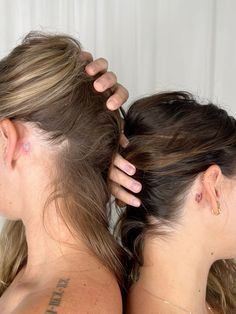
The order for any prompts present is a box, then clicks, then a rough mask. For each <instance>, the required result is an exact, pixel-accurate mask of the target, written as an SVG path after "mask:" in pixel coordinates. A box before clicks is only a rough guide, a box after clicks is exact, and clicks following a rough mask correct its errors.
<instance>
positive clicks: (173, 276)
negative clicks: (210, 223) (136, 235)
mask: <svg viewBox="0 0 236 314" xmlns="http://www.w3.org/2000/svg"><path fill="white" fill-rule="evenodd" d="M193 243H194V245H193ZM200 243H201V241H199V239H198V240H197V239H194V238H193V235H192V234H191V232H187V231H186V230H185V231H184V232H182V233H178V232H176V233H175V234H174V235H173V236H170V237H167V238H165V239H161V238H160V237H158V236H157V237H152V238H151V237H146V239H145V243H144V265H143V267H141V269H140V279H139V281H138V286H139V287H141V288H142V290H144V291H145V293H148V294H149V295H150V297H151V298H152V299H156V302H157V304H158V306H159V305H160V306H164V308H165V309H166V308H167V306H168V308H169V309H170V310H172V311H175V312H176V313H184V312H185V313H187V312H188V313H190V312H191V313H208V311H207V306H206V287H207V278H208V273H209V269H210V267H211V264H212V263H213V261H212V258H211V254H210V253H207V252H206V250H205V248H204V244H202V245H201V244H200ZM196 244H197V245H196ZM204 252H205V253H206V254H204ZM164 300H165V301H166V302H164ZM181 309H183V310H181ZM171 313H172V312H171Z"/></svg>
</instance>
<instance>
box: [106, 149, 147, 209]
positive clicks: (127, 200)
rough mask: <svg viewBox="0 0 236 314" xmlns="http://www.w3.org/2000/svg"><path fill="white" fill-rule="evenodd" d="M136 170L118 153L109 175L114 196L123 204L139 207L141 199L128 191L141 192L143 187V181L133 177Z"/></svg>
mask: <svg viewBox="0 0 236 314" xmlns="http://www.w3.org/2000/svg"><path fill="white" fill-rule="evenodd" d="M135 172H136V169H135V167H134V166H133V165H132V164H131V163H129V162H128V161H127V160H125V159H124V158H123V157H122V156H121V155H119V154H116V156H115V159H114V163H113V165H112V167H111V170H110V176H109V177H110V180H111V182H112V184H111V192H112V194H113V195H114V197H115V198H116V199H118V201H121V202H122V203H123V205H125V204H128V205H131V206H134V207H139V206H140V205H141V201H140V199H139V198H137V197H135V196H134V195H133V194H132V193H129V192H128V191H127V190H130V191H131V192H133V193H139V192H140V191H141V189H142V185H141V183H139V182H138V181H136V180H134V179H133V178H132V177H131V176H132V175H134V174H135ZM124 188H125V189H127V190H125V189H124ZM119 204H120V202H119Z"/></svg>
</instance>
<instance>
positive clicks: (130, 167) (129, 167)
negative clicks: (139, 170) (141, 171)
mask: <svg viewBox="0 0 236 314" xmlns="http://www.w3.org/2000/svg"><path fill="white" fill-rule="evenodd" d="M135 170H136V169H135V167H134V166H133V165H130V164H128V165H125V167H124V171H125V172H126V173H127V174H129V175H130V176H132V175H134V174H135Z"/></svg>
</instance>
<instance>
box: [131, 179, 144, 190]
mask: <svg viewBox="0 0 236 314" xmlns="http://www.w3.org/2000/svg"><path fill="white" fill-rule="evenodd" d="M130 188H131V190H132V191H133V192H140V191H141V189H142V186H141V184H140V183H139V182H136V181H135V182H133V183H132V184H131V186H130Z"/></svg>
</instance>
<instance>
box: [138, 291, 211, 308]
mask: <svg viewBox="0 0 236 314" xmlns="http://www.w3.org/2000/svg"><path fill="white" fill-rule="evenodd" d="M144 290H146V289H144ZM146 291H147V290H146ZM147 292H148V293H149V294H151V295H152V296H154V297H155V298H157V299H159V300H160V301H162V302H163V303H165V304H169V305H171V306H173V307H175V308H177V309H179V310H181V311H182V312H185V313H188V314H193V312H191V311H189V310H187V309H185V308H183V307H181V306H179V305H176V304H174V303H172V302H170V301H168V300H166V299H164V298H161V297H159V296H157V295H154V294H152V293H150V291H147ZM206 306H207V312H208V313H209V312H210V313H213V310H212V308H211V307H210V305H209V304H206Z"/></svg>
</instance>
